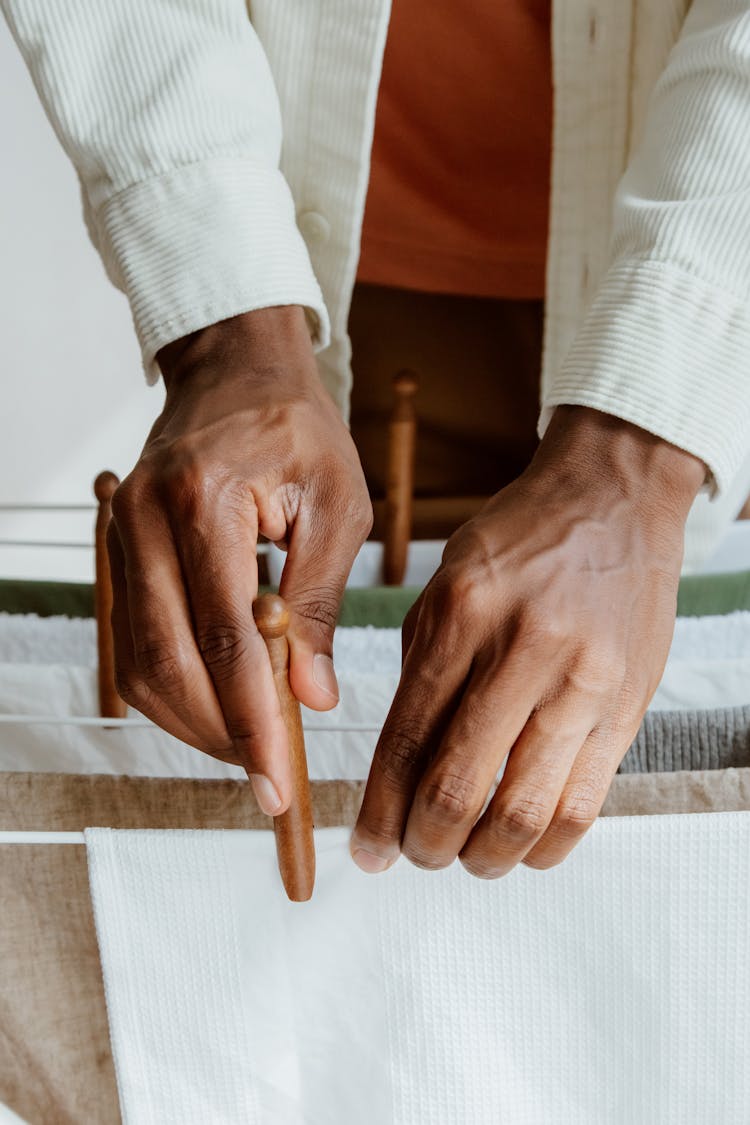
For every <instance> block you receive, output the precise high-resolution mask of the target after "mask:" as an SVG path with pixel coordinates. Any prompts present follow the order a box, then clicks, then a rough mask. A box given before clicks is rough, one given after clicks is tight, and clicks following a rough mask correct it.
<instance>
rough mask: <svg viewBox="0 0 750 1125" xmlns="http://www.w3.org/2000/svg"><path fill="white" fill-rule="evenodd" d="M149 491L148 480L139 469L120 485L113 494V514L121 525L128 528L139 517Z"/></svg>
mask: <svg viewBox="0 0 750 1125" xmlns="http://www.w3.org/2000/svg"><path fill="white" fill-rule="evenodd" d="M149 491H150V490H149V485H148V482H147V481H146V479H145V478H144V477H143V475H141V474H139V473H138V472H137V471H134V472H132V473H131V474H130V476H128V477H126V478H125V480H124V481H123V482H122V484H120V485H118V487H117V488H116V489H115V492H114V494H113V496H112V516H113V518H114V521H115V523H116V524H117V525H118V526H119V527H125V528H127V527H128V526H130V525H131V524H132V523H133V521H134V520H136V519H137V518H138V516H139V514H140V513H141V511H142V509H143V505H144V502H145V500H146V497H147V495H148V493H149Z"/></svg>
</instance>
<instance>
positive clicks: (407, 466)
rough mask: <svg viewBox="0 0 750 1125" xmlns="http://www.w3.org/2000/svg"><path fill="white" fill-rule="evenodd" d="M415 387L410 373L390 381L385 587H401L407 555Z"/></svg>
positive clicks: (412, 481) (415, 383)
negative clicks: (391, 405)
mask: <svg viewBox="0 0 750 1125" xmlns="http://www.w3.org/2000/svg"><path fill="white" fill-rule="evenodd" d="M418 387H419V380H418V379H417V376H416V374H415V373H414V372H413V371H399V372H398V374H397V375H396V376H395V377H394V379H393V394H394V403H393V410H392V411H391V418H390V423H389V426H388V472H387V476H386V493H385V537H384V539H385V547H384V560H383V580H384V582H385V584H386V586H400V585H401V583H402V582H403V580H404V574H405V573H406V563H407V560H408V556H409V541H410V539H411V529H412V508H413V503H414V459H415V455H416V449H417V409H416V405H415V402H414V396H415V394H416V392H417V389H418Z"/></svg>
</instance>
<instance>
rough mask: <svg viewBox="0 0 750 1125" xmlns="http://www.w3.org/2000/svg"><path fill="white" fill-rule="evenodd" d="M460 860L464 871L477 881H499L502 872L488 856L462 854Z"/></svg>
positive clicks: (469, 853)
mask: <svg viewBox="0 0 750 1125" xmlns="http://www.w3.org/2000/svg"><path fill="white" fill-rule="evenodd" d="M458 858H459V861H460V863H461V866H462V867H463V868H464V870H465V871H468V873H469V875H473V876H474V877H475V878H476V879H499V878H500V876H501V874H502V870H501V869H500V868H499V867H497V865H495V864H493V863H491V862H490V860H489V859H488V858H487V857H486V856H482V855H474V854H473V853H471V852H468V853H464V852H461V853H460V854H459V857H458Z"/></svg>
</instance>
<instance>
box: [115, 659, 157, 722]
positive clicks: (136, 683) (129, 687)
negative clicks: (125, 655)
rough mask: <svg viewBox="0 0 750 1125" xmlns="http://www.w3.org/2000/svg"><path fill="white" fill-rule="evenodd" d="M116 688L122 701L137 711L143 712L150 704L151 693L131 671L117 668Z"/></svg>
mask: <svg viewBox="0 0 750 1125" xmlns="http://www.w3.org/2000/svg"><path fill="white" fill-rule="evenodd" d="M115 688H116V689H117V694H118V695H119V696H120V699H122V700H124V701H125V703H127V704H128V706H129V707H134V708H135V709H136V711H143V710H144V709H145V707H146V706H147V704H148V701H149V698H150V696H151V692H150V690H149V688H148V686H147V685H146V684H145V683H144V682H143V680H141V679H139V677H138V676H137V674H136V673H135V672H133V671H132V670H131V669H128V670H127V671H126V670H125V669H124V668H119V667H117V666H116V667H115Z"/></svg>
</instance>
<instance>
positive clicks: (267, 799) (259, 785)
mask: <svg viewBox="0 0 750 1125" xmlns="http://www.w3.org/2000/svg"><path fill="white" fill-rule="evenodd" d="M248 776H249V778H250V781H251V783H252V786H253V793H254V794H255V799H256V801H257V802H258V804H259V805H260V809H261V812H264V813H265V814H266V816H274V815H275V814H276V813H277V812H278V811H279V809H280V808H281V797H280V796H279V795H278V793H277V792H276V790H275V788H274V787H273V785H272V784H271V782H270V781H269V780H268V778H267V777H265V776H264V774H262V773H251V774H248Z"/></svg>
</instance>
